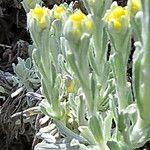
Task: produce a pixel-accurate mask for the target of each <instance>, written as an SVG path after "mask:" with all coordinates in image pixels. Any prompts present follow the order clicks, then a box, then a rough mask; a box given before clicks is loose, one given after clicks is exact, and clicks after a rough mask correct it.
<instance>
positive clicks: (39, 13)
mask: <svg viewBox="0 0 150 150" xmlns="http://www.w3.org/2000/svg"><path fill="white" fill-rule="evenodd" d="M47 17H49V11H48V9H47V8H45V7H41V6H39V5H36V7H35V8H34V9H32V10H31V11H30V12H29V13H28V14H27V23H28V26H34V25H35V24H36V25H37V26H38V27H40V28H41V29H45V28H46V27H47V26H48V25H49V23H48V21H49V20H48V19H47ZM34 23H35V24H34Z"/></svg>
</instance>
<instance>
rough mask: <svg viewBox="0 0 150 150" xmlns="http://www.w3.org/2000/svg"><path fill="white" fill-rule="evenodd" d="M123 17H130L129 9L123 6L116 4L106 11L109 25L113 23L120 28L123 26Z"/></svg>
mask: <svg viewBox="0 0 150 150" xmlns="http://www.w3.org/2000/svg"><path fill="white" fill-rule="evenodd" d="M122 17H128V11H127V10H126V9H125V8H123V7H121V6H116V7H115V8H112V10H111V11H110V12H109V13H106V15H105V17H104V20H105V22H106V23H108V25H109V24H111V23H113V26H114V28H115V29H117V30H119V29H121V28H122Z"/></svg>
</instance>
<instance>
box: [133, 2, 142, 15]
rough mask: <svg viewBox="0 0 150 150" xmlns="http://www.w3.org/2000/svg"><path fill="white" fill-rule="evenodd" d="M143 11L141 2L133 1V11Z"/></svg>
mask: <svg viewBox="0 0 150 150" xmlns="http://www.w3.org/2000/svg"><path fill="white" fill-rule="evenodd" d="M140 9H141V3H140V0H131V11H132V12H133V13H137V12H138V11H139V10H140Z"/></svg>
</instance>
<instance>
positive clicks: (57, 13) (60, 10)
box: [54, 6, 65, 19]
mask: <svg viewBox="0 0 150 150" xmlns="http://www.w3.org/2000/svg"><path fill="white" fill-rule="evenodd" d="M64 12H65V9H64V7H62V6H56V7H55V8H54V17H55V19H60V18H61V15H62V13H64Z"/></svg>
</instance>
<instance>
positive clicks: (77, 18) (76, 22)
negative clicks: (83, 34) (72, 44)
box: [70, 10, 92, 31]
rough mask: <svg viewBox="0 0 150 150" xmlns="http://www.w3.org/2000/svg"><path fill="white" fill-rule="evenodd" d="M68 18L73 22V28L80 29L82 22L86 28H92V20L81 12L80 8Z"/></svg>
mask: <svg viewBox="0 0 150 150" xmlns="http://www.w3.org/2000/svg"><path fill="white" fill-rule="evenodd" d="M70 20H71V22H72V23H73V28H74V30H81V28H82V25H83V23H85V26H86V28H87V29H88V30H89V31H91V30H92V21H91V20H90V19H88V18H87V16H86V15H85V14H84V13H82V12H81V10H78V11H76V12H75V13H74V14H72V15H71V16H70Z"/></svg>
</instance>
